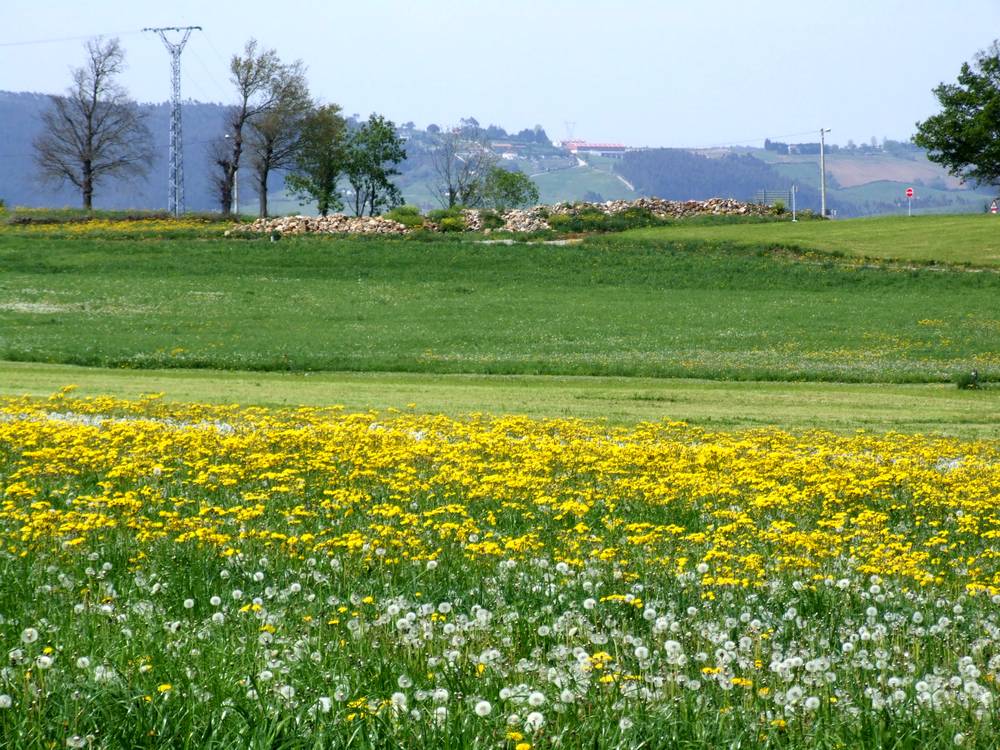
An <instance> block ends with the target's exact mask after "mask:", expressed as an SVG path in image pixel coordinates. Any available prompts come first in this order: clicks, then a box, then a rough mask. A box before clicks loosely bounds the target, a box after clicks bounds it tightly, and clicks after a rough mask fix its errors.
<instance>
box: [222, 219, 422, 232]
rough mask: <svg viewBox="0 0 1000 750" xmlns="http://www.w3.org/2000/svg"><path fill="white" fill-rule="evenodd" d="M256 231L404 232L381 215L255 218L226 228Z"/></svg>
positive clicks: (393, 222)
mask: <svg viewBox="0 0 1000 750" xmlns="http://www.w3.org/2000/svg"><path fill="white" fill-rule="evenodd" d="M233 232H252V233H255V234H273V233H278V234H404V233H405V232H406V226H405V225H403V224H400V223H399V222H398V221H392V219H385V218H382V217H381V216H344V215H343V214H331V215H330V216H282V217H277V218H273V219H257V220H256V221H254V222H252V223H250V224H237V225H236V226H234V227H233V229H232V230H230V231H229V232H226V236H227V237H228V236H229V235H230V234H232V233H233Z"/></svg>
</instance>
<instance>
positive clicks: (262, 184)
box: [257, 163, 271, 219]
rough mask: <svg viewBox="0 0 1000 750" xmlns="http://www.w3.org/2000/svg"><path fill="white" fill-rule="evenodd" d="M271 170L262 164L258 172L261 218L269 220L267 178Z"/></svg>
mask: <svg viewBox="0 0 1000 750" xmlns="http://www.w3.org/2000/svg"><path fill="white" fill-rule="evenodd" d="M270 171H271V170H270V168H269V167H268V165H267V164H266V163H264V164H261V165H260V167H259V168H258V171H257V197H258V198H259V199H260V200H259V203H260V211H259V214H260V218H262V219H266V218H267V176H268V174H269V173H270Z"/></svg>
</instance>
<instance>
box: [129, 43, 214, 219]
mask: <svg viewBox="0 0 1000 750" xmlns="http://www.w3.org/2000/svg"><path fill="white" fill-rule="evenodd" d="M194 30H198V31H201V26H162V27H159V28H145V29H143V31H155V32H156V33H157V34H159V35H160V39H161V40H162V41H163V45H164V46H165V47H166V48H167V52H169V53H170V76H171V83H172V85H173V91H172V93H171V96H170V164H169V166H168V167H167V181H168V187H167V210H169V211H170V213H172V214H173V215H174V216H180V215H181V214H182V213H184V144H183V142H182V140H181V52H183V51H184V45H185V44H187V40H188V37H189V36H191V32H192V31H194ZM168 31H177V32H180V33H181V34H183V36H182V37H181V40H180V41H179V42H171V41H170V40H169V39H167V32H168Z"/></svg>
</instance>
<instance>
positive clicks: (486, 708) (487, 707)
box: [475, 701, 493, 716]
mask: <svg viewBox="0 0 1000 750" xmlns="http://www.w3.org/2000/svg"><path fill="white" fill-rule="evenodd" d="M475 711H476V716H489V715H490V713H491V712H492V711H493V705H492V704H491V703H490V702H489V701H479V702H477V703H476V708H475Z"/></svg>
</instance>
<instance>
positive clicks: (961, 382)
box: [955, 370, 980, 391]
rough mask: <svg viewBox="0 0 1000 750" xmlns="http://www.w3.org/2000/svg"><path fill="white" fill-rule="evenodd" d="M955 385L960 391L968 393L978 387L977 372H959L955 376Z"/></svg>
mask: <svg viewBox="0 0 1000 750" xmlns="http://www.w3.org/2000/svg"><path fill="white" fill-rule="evenodd" d="M955 385H957V386H958V389H959V390H961V391H970V390H974V389H976V388H978V387H979V385H980V381H979V372H978V371H976V370H973V371H972V372H960V373H958V374H957V375H956V376H955Z"/></svg>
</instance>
